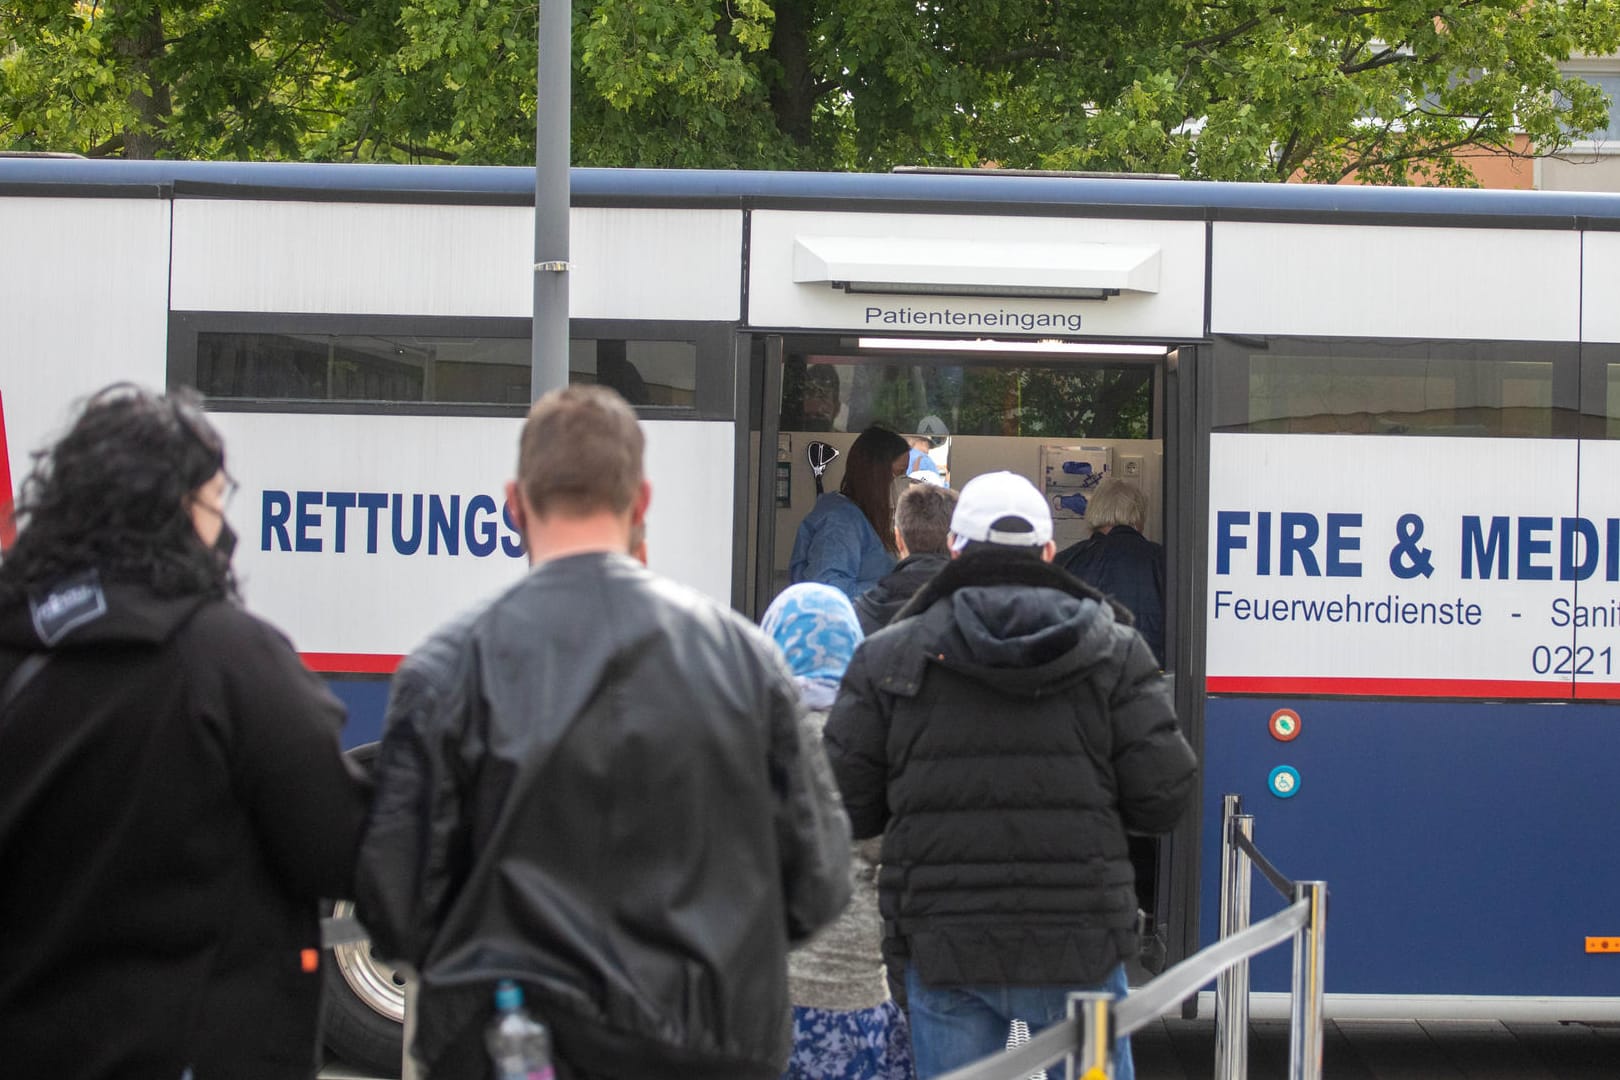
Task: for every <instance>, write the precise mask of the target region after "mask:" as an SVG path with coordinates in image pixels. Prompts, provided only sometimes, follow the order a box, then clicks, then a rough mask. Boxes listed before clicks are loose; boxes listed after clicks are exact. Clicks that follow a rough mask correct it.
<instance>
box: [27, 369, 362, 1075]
mask: <svg viewBox="0 0 1620 1080" xmlns="http://www.w3.org/2000/svg"><path fill="white" fill-rule="evenodd" d="M230 486H231V482H230V479H229V477H228V475H227V474H226V472H225V449H224V446H223V444H222V443H221V441H220V438H219V435H218V434H217V433H216V432H215V431H214V429H213V427H212V425H210V424H209V422H208V419H207V417H206V416H205V415H204V414H203V413H202V411H201V410H200V409H199V408H198V407H197V406H196V404H194V402H193V401H192V400H191V399H190V398H189V397H183V396H179V395H170V396H168V397H159V396H157V395H154V394H150V393H146V392H144V391H142V390H140V389H138V388H136V387H132V386H127V385H120V386H115V387H111V388H109V389H107V390H104V391H102V392H101V393H99V394H96V395H95V396H94V397H92V398H91V399H90V400H89V402H88V403H87V404H86V405H85V406H84V409H83V411H82V412H81V413H80V415H79V417H78V418H77V420H76V421H75V422H74V424H73V426H72V428H71V429H70V430H69V431H68V433H67V434H66V435H65V436H64V437H63V438H62V439H61V441H60V442H58V443H57V444H56V445H55V446H53V447H51V448H50V449H49V450H47V451H45V452H43V453H41V454H38V455H36V458H35V463H34V468H33V471H32V473H31V474H30V475H29V476H28V478H27V479H26V480H25V481H24V483H23V485H22V489H21V492H20V494H19V497H18V500H17V507H16V516H17V521H18V525H19V531H18V533H17V537H16V541H15V543H14V544H13V545H12V547H11V548H10V549H9V550H7V551H6V552H5V553H4V555H3V556H0V928H3V930H0V1047H4V1048H5V1049H4V1052H3V1054H4V1061H5V1070H6V1071H7V1073H8V1074H11V1073H14V1074H16V1075H18V1076H74V1077H148V1076H151V1077H170V1078H176V1080H178V1078H180V1077H183V1076H195V1077H197V1078H198V1080H205V1078H207V1077H216V1076H218V1077H224V1076H228V1077H239V1078H247V1080H253V1078H258V1077H265V1078H277V1080H279V1078H283V1077H287V1078H291V1077H301V1078H307V1077H310V1076H312V1075H313V1074H314V1071H315V1063H316V1018H317V1013H318V1007H319V990H320V977H319V974H318V966H319V959H320V952H319V945H320V933H319V923H318V915H319V912H318V908H317V904H318V901H319V898H321V897H323V896H327V897H337V896H348V895H349V894H350V891H351V890H350V879H351V876H352V872H353V865H354V856H355V848H356V846H357V843H358V839H359V834H360V829H361V824H362V821H363V818H364V815H365V811H366V794H367V793H366V789H365V785H364V783H363V781H362V780H360V779H359V778H358V777H357V776H356V775H355V774H354V773H353V772H351V770H350V769H349V767H348V766H347V764H346V763H345V761H344V759H343V756H342V754H341V752H340V751H339V748H338V730H339V728H340V727H341V725H342V721H343V707H342V706H341V705H340V704H339V703H338V702H337V700H336V699H335V698H333V697H332V696H331V694H330V693H329V692H328V691H327V690H326V689H325V687H324V686H322V684H321V683H320V681H319V680H318V679H317V678H315V676H313V675H311V674H310V672H309V671H308V670H307V669H306V668H305V667H304V666H303V664H302V663H301V662H300V661H299V659H298V655H297V653H295V652H294V651H293V649H292V647H291V645H289V644H288V643H287V641H286V639H285V638H283V637H282V636H281V635H280V634H278V633H277V632H276V631H275V630H273V629H272V628H271V627H270V626H268V625H267V624H266V623H264V622H262V621H260V620H259V619H257V618H255V617H253V616H252V615H249V614H248V613H247V612H246V611H244V610H243V609H242V608H241V607H240V605H239V604H238V603H237V601H236V587H235V582H234V580H233V578H232V575H231V570H230V551H231V547H232V544H233V533H232V532H231V529H230V525H229V524H228V523H227V522H226V520H225V500H226V497H227V495H228V490H229V488H230Z"/></svg>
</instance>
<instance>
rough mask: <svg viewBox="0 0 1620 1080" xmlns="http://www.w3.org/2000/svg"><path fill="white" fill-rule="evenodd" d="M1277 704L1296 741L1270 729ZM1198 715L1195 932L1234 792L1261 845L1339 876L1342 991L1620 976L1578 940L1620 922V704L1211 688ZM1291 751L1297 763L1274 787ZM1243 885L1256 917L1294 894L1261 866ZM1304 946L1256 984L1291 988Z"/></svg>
mask: <svg viewBox="0 0 1620 1080" xmlns="http://www.w3.org/2000/svg"><path fill="white" fill-rule="evenodd" d="M1284 707H1287V708H1292V709H1293V710H1294V711H1296V712H1297V713H1298V714H1299V718H1300V719H1299V725H1298V735H1297V736H1296V737H1295V738H1294V739H1293V740H1292V741H1288V742H1284V741H1281V740H1278V739H1276V738H1273V737H1272V735H1271V734H1270V732H1269V731H1268V723H1269V721H1270V719H1271V716H1272V714H1273V713H1274V712H1275V711H1276V710H1278V709H1280V708H1284ZM1205 717H1206V719H1205V739H1204V745H1205V761H1204V763H1203V764H1204V784H1203V790H1204V805H1203V814H1204V823H1203V837H1202V844H1203V849H1202V877H1203V882H1202V891H1201V894H1200V927H1199V932H1200V940H1201V944H1202V945H1208V944H1210V943H1211V942H1213V941H1214V940H1215V939H1216V937H1217V935H1218V919H1219V912H1220V865H1221V864H1220V817H1221V796H1222V795H1223V794H1225V793H1237V794H1239V795H1242V796H1243V807H1244V812H1245V813H1249V814H1253V815H1254V840H1255V845H1256V846H1257V847H1258V848H1259V849H1260V851H1261V852H1262V853H1264V854H1265V855H1266V857H1267V858H1269V859H1270V860H1271V861H1272V863H1273V864H1275V865H1276V867H1277V868H1278V869H1279V870H1281V871H1282V872H1283V873H1284V874H1286V875H1288V876H1289V877H1291V878H1294V879H1296V880H1308V879H1320V880H1323V881H1326V882H1327V884H1328V893H1329V899H1328V914H1327V963H1326V988H1327V991H1328V992H1329V993H1345V994H1489V995H1510V996H1544V995H1546V996H1559V997H1563V996H1591V995H1595V996H1603V997H1609V996H1615V995H1616V994H1617V993H1620V955H1603V954H1601V953H1597V954H1588V953H1586V952H1585V939H1586V938H1587V937H1588V936H1612V935H1620V859H1616V858H1615V857H1614V850H1613V848H1614V845H1613V843H1612V842H1611V834H1610V833H1609V829H1610V827H1611V826H1612V825H1613V824H1614V823H1615V822H1616V821H1617V820H1620V797H1617V796H1616V795H1615V791H1616V787H1617V785H1616V771H1617V767H1620V709H1616V708H1615V707H1614V706H1609V705H1598V704H1506V703H1504V704H1498V703H1482V702H1412V701H1359V700H1358V701H1347V700H1282V699H1276V698H1266V699H1245V698H1211V699H1210V700H1209V702H1208V706H1207V711H1206V714H1205ZM1283 730H1285V731H1286V730H1290V727H1289V726H1288V725H1287V724H1286V723H1285V724H1284V727H1283ZM1284 765H1286V766H1290V767H1291V768H1292V770H1293V771H1294V773H1295V774H1297V781H1295V782H1293V783H1292V784H1291V783H1290V781H1289V780H1288V779H1286V778H1285V779H1284V780H1283V781H1282V786H1283V788H1284V789H1285V790H1286V789H1289V788H1290V787H1291V788H1292V790H1291V791H1289V793H1288V795H1287V797H1278V794H1273V793H1272V791H1271V790H1270V788H1269V786H1268V785H1269V784H1270V783H1272V782H1275V776H1276V775H1278V767H1279V766H1284ZM1250 895H1251V898H1252V902H1251V912H1252V917H1251V918H1252V921H1254V922H1258V921H1259V920H1260V919H1261V918H1263V917H1265V916H1266V915H1269V914H1272V913H1273V912H1275V911H1278V910H1280V909H1281V907H1282V906H1283V905H1284V901H1283V899H1282V898H1281V896H1280V895H1279V894H1278V893H1277V892H1276V890H1275V889H1273V888H1272V886H1271V885H1270V884H1269V883H1268V882H1267V881H1266V880H1265V878H1263V877H1262V876H1261V875H1260V874H1259V873H1258V872H1256V873H1255V875H1254V879H1253V882H1252V883H1251V886H1250ZM1291 963H1292V949H1291V948H1290V946H1289V945H1288V944H1287V943H1285V944H1283V945H1281V946H1278V947H1277V948H1275V949H1272V950H1271V951H1269V952H1267V953H1266V954H1264V955H1262V956H1259V957H1256V958H1255V960H1254V962H1253V963H1252V965H1251V979H1252V984H1251V985H1252V987H1253V989H1254V990H1256V991H1286V990H1287V989H1288V983H1289V973H1290V970H1291Z"/></svg>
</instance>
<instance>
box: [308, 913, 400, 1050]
mask: <svg viewBox="0 0 1620 1080" xmlns="http://www.w3.org/2000/svg"><path fill="white" fill-rule="evenodd" d="M329 914H330V915H332V916H334V917H337V918H343V917H346V916H352V915H353V914H354V905H353V904H351V903H349V902H348V901H347V900H339V901H337V902H336V903H334V904H333V905H332V907H331V911H330V912H329ZM322 977H323V978H324V979H325V981H326V1013H325V1035H326V1046H327V1049H329V1050H330V1051H331V1052H332V1054H333V1056H334V1057H336V1058H338V1059H339V1060H341V1061H342V1062H343V1063H344V1064H345V1065H353V1066H357V1067H359V1068H363V1069H367V1070H370V1071H374V1072H376V1073H378V1074H379V1075H382V1076H398V1075H399V1068H400V1060H401V1051H402V1047H403V1044H404V1034H405V980H404V979H403V978H402V977H401V976H400V975H399V974H398V973H397V972H395V971H394V969H393V967H392V966H391V965H390V964H388V963H387V962H386V961H383V960H381V959H379V958H378V957H376V956H374V955H373V954H372V951H371V942H369V941H357V942H354V943H352V944H347V945H334V946H333V947H332V962H331V963H329V964H326V965H325V971H324V973H323V976H322Z"/></svg>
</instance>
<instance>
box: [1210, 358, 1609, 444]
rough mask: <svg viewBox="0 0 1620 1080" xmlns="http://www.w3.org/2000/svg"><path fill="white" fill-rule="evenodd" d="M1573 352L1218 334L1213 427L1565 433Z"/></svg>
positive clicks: (1571, 428) (1571, 415)
mask: <svg viewBox="0 0 1620 1080" xmlns="http://www.w3.org/2000/svg"><path fill="white" fill-rule="evenodd" d="M1576 356H1577V347H1576V346H1574V345H1571V344H1547V343H1539V342H1532V343H1517V342H1482V343H1458V342H1383V341H1379V342H1361V341H1323V340H1307V339H1299V338H1269V339H1261V340H1259V341H1256V340H1254V339H1238V338H1223V339H1218V340H1217V342H1216V346H1215V430H1217V431H1248V432H1273V433H1277V432H1305V433H1344V434H1363V435H1366V434H1371V435H1463V436H1466V435H1473V436H1484V435H1494V436H1505V437H1513V438H1536V437H1541V438H1545V437H1549V436H1560V435H1573V434H1575V430H1576V423H1575V416H1576V388H1575V387H1576Z"/></svg>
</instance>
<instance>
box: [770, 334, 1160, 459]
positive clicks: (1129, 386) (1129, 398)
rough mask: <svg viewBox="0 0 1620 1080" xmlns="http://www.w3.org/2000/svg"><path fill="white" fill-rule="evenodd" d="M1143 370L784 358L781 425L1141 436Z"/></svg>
mask: <svg viewBox="0 0 1620 1080" xmlns="http://www.w3.org/2000/svg"><path fill="white" fill-rule="evenodd" d="M1155 370H1156V369H1155V368H1154V367H1153V366H1151V365H1127V364H1104V365H1099V364H1095V363H1082V362H1079V361H1070V362H1066V363H1052V364H1030V363H1028V362H1027V361H1025V362H1018V363H1001V364H986V363H974V364H961V363H952V362H950V361H930V362H924V363H918V362H917V361H916V360H914V359H912V358H906V359H889V358H873V357H853V356H837V355H825V354H810V355H795V356H789V357H788V359H787V364H786V367H785V370H784V371H783V377H782V428H783V430H791V431H861V430H863V429H865V428H866V427H868V426H869V425H872V424H881V425H883V426H884V427H887V428H889V429H890V430H893V431H923V430H928V429H930V426H931V425H930V424H929V423H927V422H926V421H928V420H929V418H934V419H937V420H938V421H939V424H938V425H937V428H936V430H939V431H941V432H949V433H951V434H953V435H1023V436H1053V437H1059V438H1099V439H1102V438H1106V439H1146V438H1152V437H1154V436H1155V434H1156V433H1155V432H1153V431H1152V416H1153V379H1154V374H1155Z"/></svg>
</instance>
